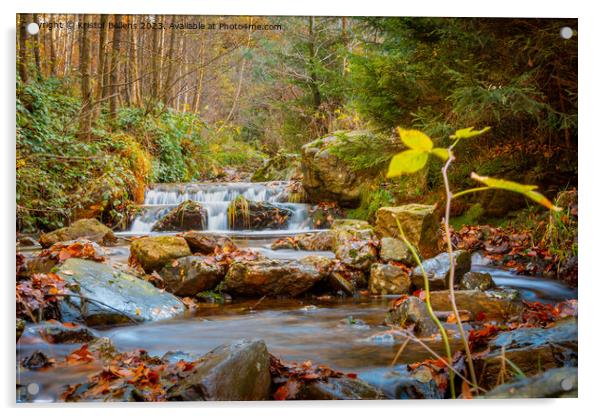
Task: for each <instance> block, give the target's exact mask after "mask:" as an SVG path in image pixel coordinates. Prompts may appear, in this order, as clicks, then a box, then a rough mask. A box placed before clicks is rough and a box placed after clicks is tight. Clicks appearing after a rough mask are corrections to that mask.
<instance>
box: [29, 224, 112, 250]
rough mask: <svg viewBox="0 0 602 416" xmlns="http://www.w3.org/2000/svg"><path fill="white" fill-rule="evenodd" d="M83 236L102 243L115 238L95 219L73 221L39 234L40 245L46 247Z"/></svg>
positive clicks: (107, 228) (107, 243) (110, 242)
mask: <svg viewBox="0 0 602 416" xmlns="http://www.w3.org/2000/svg"><path fill="white" fill-rule="evenodd" d="M78 238H85V239H88V240H91V241H94V242H96V243H99V244H103V245H112V244H114V243H115V242H116V241H117V239H116V237H115V234H113V231H111V229H110V228H109V227H107V226H106V225H104V224H102V223H101V222H100V221H98V220H96V219H83V220H78V221H75V222H74V223H73V224H71V225H70V226H69V227H63V228H59V229H58V230H54V231H52V232H49V233H46V234H42V235H41V236H40V245H41V246H42V247H44V248H48V247H50V246H52V245H53V244H55V243H58V242H59V241H69V240H77V239H78Z"/></svg>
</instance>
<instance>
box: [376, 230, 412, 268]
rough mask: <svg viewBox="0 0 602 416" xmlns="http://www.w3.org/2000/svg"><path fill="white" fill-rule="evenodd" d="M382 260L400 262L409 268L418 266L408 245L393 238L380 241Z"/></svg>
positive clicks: (384, 238)
mask: <svg viewBox="0 0 602 416" xmlns="http://www.w3.org/2000/svg"><path fill="white" fill-rule="evenodd" d="M380 258H381V260H382V261H398V262H401V263H404V264H407V265H408V266H414V265H415V264H416V262H415V260H414V257H413V256H412V253H411V252H410V250H409V249H408V246H407V245H406V243H404V242H403V241H402V240H400V239H398V238H393V237H383V238H382V239H381V240H380Z"/></svg>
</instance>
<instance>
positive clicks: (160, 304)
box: [57, 258, 185, 326]
mask: <svg viewBox="0 0 602 416" xmlns="http://www.w3.org/2000/svg"><path fill="white" fill-rule="evenodd" d="M57 273H58V275H59V276H60V277H61V278H63V279H64V280H65V281H66V283H67V284H68V285H69V286H70V287H71V290H72V291H73V293H74V294H77V295H79V296H81V297H82V298H83V299H82V298H79V297H65V298H64V299H63V300H62V301H61V302H60V306H61V313H62V315H63V319H65V320H73V321H84V322H86V324H88V325H92V326H94V325H112V324H120V323H130V322H131V321H132V320H133V321H157V320H160V319H168V318H172V317H174V316H176V315H177V314H179V313H181V312H183V311H184V309H185V308H184V304H183V303H182V302H181V301H180V300H179V299H178V298H176V297H175V296H173V295H172V294H170V293H167V292H164V291H161V290H159V289H157V288H155V287H154V286H153V285H152V284H150V283H148V282H147V281H145V280H142V279H138V278H136V277H134V276H131V275H129V274H127V273H124V272H121V271H117V270H114V269H113V268H111V266H110V265H108V264H105V263H98V262H94V261H89V260H82V259H76V258H70V259H67V260H66V261H65V263H63V265H62V266H61V267H60V268H59V270H58V272H57ZM85 299H89V300H85Z"/></svg>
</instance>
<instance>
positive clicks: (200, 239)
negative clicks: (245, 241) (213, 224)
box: [181, 231, 236, 254]
mask: <svg viewBox="0 0 602 416" xmlns="http://www.w3.org/2000/svg"><path fill="white" fill-rule="evenodd" d="M181 237H182V238H184V239H185V240H186V242H187V243H188V246H189V247H190V251H191V252H193V253H195V254H197V253H198V254H213V253H214V252H215V249H216V248H217V247H225V246H228V247H231V248H233V249H234V250H236V245H235V244H234V243H233V242H232V240H231V239H230V237H227V236H225V235H218V234H205V233H201V232H198V231H187V232H185V233H183V234H181Z"/></svg>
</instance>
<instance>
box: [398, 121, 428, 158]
mask: <svg viewBox="0 0 602 416" xmlns="http://www.w3.org/2000/svg"><path fill="white" fill-rule="evenodd" d="M397 132H398V133H399V138H400V139H401V141H402V142H403V144H405V145H406V146H408V147H409V148H410V149H414V150H422V151H423V152H429V151H430V150H431V149H432V148H433V141H432V140H431V139H430V137H429V136H427V135H426V134H424V133H423V132H421V131H418V130H405V129H402V128H400V127H398V128H397Z"/></svg>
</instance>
